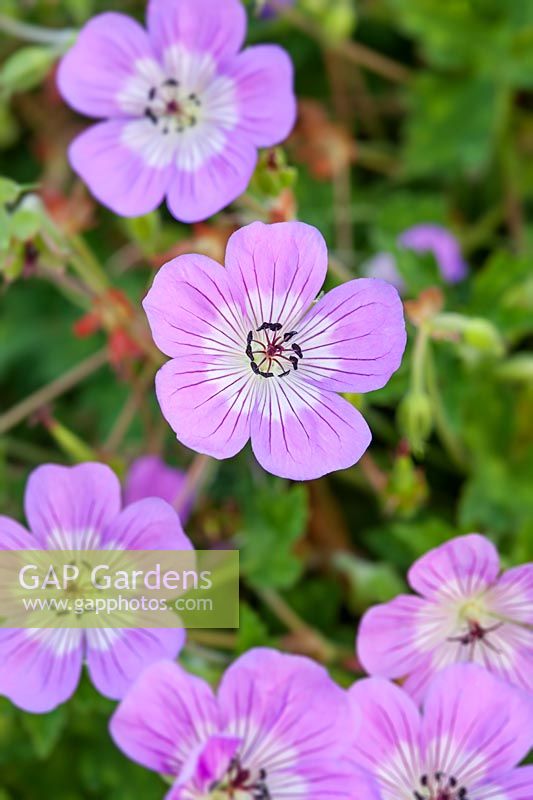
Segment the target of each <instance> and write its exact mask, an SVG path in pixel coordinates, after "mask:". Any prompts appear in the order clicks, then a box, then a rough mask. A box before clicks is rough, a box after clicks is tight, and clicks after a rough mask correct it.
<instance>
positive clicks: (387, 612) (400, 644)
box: [357, 595, 433, 678]
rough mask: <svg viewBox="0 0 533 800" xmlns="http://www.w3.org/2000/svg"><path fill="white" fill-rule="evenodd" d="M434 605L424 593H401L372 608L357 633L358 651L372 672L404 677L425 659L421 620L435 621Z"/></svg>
mask: <svg viewBox="0 0 533 800" xmlns="http://www.w3.org/2000/svg"><path fill="white" fill-rule="evenodd" d="M432 611H433V608H432V607H431V606H430V604H429V603H427V601H425V600H423V599H422V598H420V597H412V596H410V595H399V596H398V597H396V598H394V600H391V602H390V603H383V604H381V605H378V606H373V607H372V608H370V609H369V610H368V611H367V612H366V613H365V615H364V616H363V618H362V620H361V623H360V625H359V631H358V634H357V655H358V658H359V661H360V662H361V664H362V665H363V667H364V669H365V670H366V671H367V672H368V673H369V674H370V675H378V676H379V677H382V678H401V677H404V676H406V675H409V674H411V673H413V672H415V671H417V669H418V668H419V665H420V664H421V661H422V654H421V649H420V645H419V641H418V637H419V626H418V624H417V622H418V620H419V619H420V620H422V619H424V618H428V619H429V621H430V622H431V612H432Z"/></svg>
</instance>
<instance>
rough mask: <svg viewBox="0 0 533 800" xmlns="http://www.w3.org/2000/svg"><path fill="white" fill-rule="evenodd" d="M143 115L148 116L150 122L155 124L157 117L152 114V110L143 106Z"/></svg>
mask: <svg viewBox="0 0 533 800" xmlns="http://www.w3.org/2000/svg"><path fill="white" fill-rule="evenodd" d="M144 116H145V117H148V119H149V120H150V122H153V123H154V125H157V117H156V115H155V114H154V112H153V111H152V109H151V108H145V109H144Z"/></svg>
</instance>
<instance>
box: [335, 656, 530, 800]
mask: <svg viewBox="0 0 533 800" xmlns="http://www.w3.org/2000/svg"><path fill="white" fill-rule="evenodd" d="M350 699H351V702H352V706H353V709H354V711H355V712H356V714H357V716H358V717H362V718H363V719H364V728H363V729H362V732H361V735H360V736H358V737H356V739H355V746H354V749H353V758H354V760H355V761H356V763H358V764H359V765H360V766H362V767H363V768H365V769H367V770H369V771H370V772H371V773H372V775H373V776H374V778H375V779H376V781H377V783H378V789H379V797H380V798H381V800H530V798H531V797H533V767H531V766H530V767H518V768H517V766H516V765H517V764H518V763H519V762H520V761H521V760H522V759H523V758H524V757H525V756H526V755H527V752H528V750H529V749H530V748H531V746H532V745H533V708H532V704H531V697H530V696H528V695H525V694H524V693H522V692H521V691H519V690H516V689H514V688H513V687H511V686H509V685H508V684H505V683H503V682H501V681H500V680H498V679H497V678H496V677H495V676H494V675H491V674H490V673H489V672H487V671H486V670H484V669H483V668H481V667H479V666H477V665H474V664H461V665H455V666H453V667H448V668H447V669H446V670H444V672H442V673H441V674H440V675H439V676H438V677H437V678H435V679H434V681H433V682H432V683H431V685H430V688H429V691H428V694H427V697H426V700H425V703H424V709H423V712H422V714H421V713H420V712H419V710H418V708H417V707H416V705H415V703H414V702H413V700H412V699H411V698H410V697H409V696H408V695H407V694H406V693H405V692H404V691H402V690H401V689H400V688H399V687H398V686H395V685H394V684H392V683H389V682H388V681H385V680H382V679H380V678H369V679H366V680H363V681H359V682H358V683H356V684H355V685H354V686H353V687H352V688H351V690H350ZM353 796H354V797H357V798H359V797H361V798H362V797H364V795H358V794H354V795H353Z"/></svg>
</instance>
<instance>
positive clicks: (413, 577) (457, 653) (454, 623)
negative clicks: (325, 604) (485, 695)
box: [357, 534, 533, 698]
mask: <svg viewBox="0 0 533 800" xmlns="http://www.w3.org/2000/svg"><path fill="white" fill-rule="evenodd" d="M409 583H410V585H411V587H412V588H413V589H414V590H415V591H416V592H418V596H416V595H415V596H413V595H400V596H399V597H397V598H395V599H394V600H392V601H391V602H389V603H384V604H383V605H379V606H375V607H374V608H371V609H370V610H369V611H367V613H366V614H365V615H364V617H363V619H362V621H361V626H360V628H359V634H358V639H357V650H358V655H359V659H360V661H361V664H362V665H363V667H364V668H365V669H366V670H367V672H369V673H370V674H372V675H380V676H382V677H385V678H404V677H406V678H407V680H406V683H405V688H406V689H407V691H408V692H409V693H410V694H412V695H413V696H414V697H415V698H420V697H421V696H422V695H423V694H424V691H425V689H426V688H427V685H428V682H429V680H430V679H431V677H432V675H433V674H434V673H435V672H436V671H438V670H440V669H442V667H445V666H446V665H448V664H453V663H454V662H457V661H474V662H477V663H479V664H482V665H483V666H485V667H486V668H487V669H490V670H491V671H492V672H495V673H497V674H498V675H499V676H501V678H503V679H505V680H506V681H508V682H510V683H513V684H516V685H517V686H520V687H522V688H524V689H528V690H533V564H525V565H523V566H521V567H515V568H514V569H510V570H508V571H507V572H503V573H502V572H501V568H500V561H499V557H498V552H497V550H496V548H495V547H494V545H493V544H492V543H491V542H490V541H489V540H488V539H486V538H485V537H484V536H479V535H478V534H470V535H468V536H460V537H458V538H457V539H452V541H450V542H446V543H445V544H443V545H441V546H440V547H437V548H436V549H435V550H431V551H430V552H429V553H426V555H424V556H422V558H420V559H419V560H418V561H416V562H415V564H413V566H412V567H411V570H410V572H409Z"/></svg>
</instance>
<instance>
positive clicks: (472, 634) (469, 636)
mask: <svg viewBox="0 0 533 800" xmlns="http://www.w3.org/2000/svg"><path fill="white" fill-rule="evenodd" d="M502 624H503V623H501V622H498V623H496V624H495V625H490V626H488V627H484V626H483V625H482V624H481V623H480V622H478V620H475V619H468V618H467V619H466V620H465V625H466V629H465V630H463V631H461V632H460V633H459V634H457V636H450V637H448V641H449V642H458V643H459V644H460V645H462V646H464V647H469V648H470V658H472V657H473V655H474V651H475V649H476V645H478V644H479V645H480V646H485V647H488V648H489V650H493V651H494V652H495V653H499V652H500V651H499V650H498V648H497V647H496V646H495V645H494V643H493V642H491V641H490V639H489V636H490V634H491V633H494V631H497V630H498V629H499V628H501V626H502Z"/></svg>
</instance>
